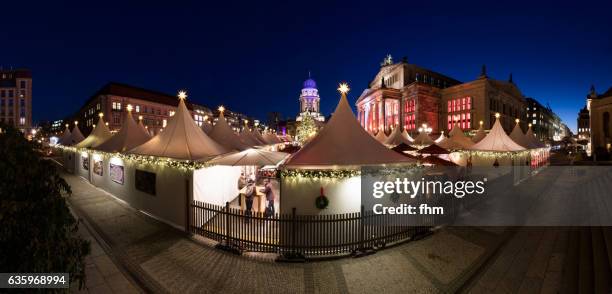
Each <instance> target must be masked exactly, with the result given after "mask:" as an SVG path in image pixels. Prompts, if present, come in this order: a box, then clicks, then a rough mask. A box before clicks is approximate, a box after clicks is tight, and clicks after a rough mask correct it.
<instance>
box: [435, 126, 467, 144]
mask: <svg viewBox="0 0 612 294" xmlns="http://www.w3.org/2000/svg"><path fill="white" fill-rule="evenodd" d="M448 134H449V137H448V138H447V139H446V140H444V141H442V142H440V143H438V145H439V146H440V147H442V148H444V149H447V150H458V149H469V148H470V147H472V145H474V142H472V140H470V138H468V137H466V136H465V134H464V133H463V131H462V130H461V128H460V127H459V126H458V125H456V124H455V125H454V126H453V129H452V130H451V131H450V132H449V133H448Z"/></svg>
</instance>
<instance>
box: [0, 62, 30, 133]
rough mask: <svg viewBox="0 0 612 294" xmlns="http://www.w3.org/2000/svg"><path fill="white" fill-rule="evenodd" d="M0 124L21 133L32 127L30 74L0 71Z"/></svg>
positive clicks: (21, 70) (24, 71) (18, 70)
mask: <svg viewBox="0 0 612 294" xmlns="http://www.w3.org/2000/svg"><path fill="white" fill-rule="evenodd" d="M0 122H3V123H5V124H9V125H12V126H14V127H16V128H18V129H20V130H22V131H26V130H27V129H30V128H31V127H32V73H31V72H30V70H28V69H10V70H3V69H0Z"/></svg>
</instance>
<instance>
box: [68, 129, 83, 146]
mask: <svg viewBox="0 0 612 294" xmlns="http://www.w3.org/2000/svg"><path fill="white" fill-rule="evenodd" d="M83 140H85V137H84V136H83V133H81V129H79V125H75V126H74V128H72V136H71V137H70V141H71V142H70V144H68V145H74V144H77V143H80V142H82V141H83Z"/></svg>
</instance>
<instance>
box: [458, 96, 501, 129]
mask: <svg viewBox="0 0 612 294" xmlns="http://www.w3.org/2000/svg"><path fill="white" fill-rule="evenodd" d="M491 102H494V100H491ZM491 105H493V103H492V104H491ZM446 108H447V112H448V116H447V118H446V124H447V129H448V130H449V131H450V130H452V129H453V125H455V124H457V125H459V127H460V128H462V129H466V128H471V118H472V117H471V113H470V110H471V109H472V97H463V98H457V99H451V100H448V101H447V102H446Z"/></svg>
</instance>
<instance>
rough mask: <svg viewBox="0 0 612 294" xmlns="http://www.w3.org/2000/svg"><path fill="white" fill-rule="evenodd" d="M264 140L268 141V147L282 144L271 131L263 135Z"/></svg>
mask: <svg viewBox="0 0 612 294" xmlns="http://www.w3.org/2000/svg"><path fill="white" fill-rule="evenodd" d="M263 138H264V140H265V141H266V144H268V145H272V144H278V143H282V141H281V140H280V139H279V138H278V137H277V136H276V135H275V134H274V133H272V132H270V131H267V132H266V133H265V134H263Z"/></svg>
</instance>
